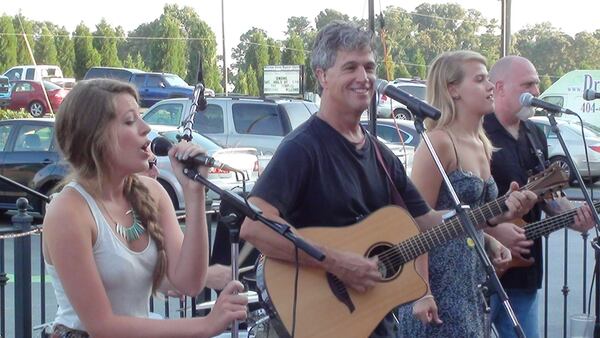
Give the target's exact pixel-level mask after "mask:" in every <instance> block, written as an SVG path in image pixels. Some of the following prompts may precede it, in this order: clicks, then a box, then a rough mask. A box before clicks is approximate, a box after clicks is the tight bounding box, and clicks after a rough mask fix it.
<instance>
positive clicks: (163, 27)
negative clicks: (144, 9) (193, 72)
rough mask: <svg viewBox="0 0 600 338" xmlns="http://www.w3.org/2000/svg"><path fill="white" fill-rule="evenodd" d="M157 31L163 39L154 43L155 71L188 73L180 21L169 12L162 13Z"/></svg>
mask: <svg viewBox="0 0 600 338" xmlns="http://www.w3.org/2000/svg"><path fill="white" fill-rule="evenodd" d="M157 33H158V36H160V37H161V39H158V40H156V41H154V42H153V43H152V44H153V46H154V50H155V56H156V58H155V59H154V60H153V61H154V63H153V64H151V65H150V67H151V68H152V70H153V71H158V72H168V73H174V74H178V75H179V76H181V77H185V76H186V75H187V67H186V58H185V56H186V44H185V40H184V39H183V34H182V30H181V27H180V23H179V21H178V20H177V19H176V18H174V17H173V16H171V15H169V14H163V15H161V17H160V19H159V25H158V32H157Z"/></svg>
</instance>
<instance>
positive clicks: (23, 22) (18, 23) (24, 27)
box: [13, 13, 39, 65]
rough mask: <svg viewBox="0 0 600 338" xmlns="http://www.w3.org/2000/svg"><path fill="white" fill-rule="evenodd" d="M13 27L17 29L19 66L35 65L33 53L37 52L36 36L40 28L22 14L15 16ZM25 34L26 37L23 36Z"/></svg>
mask: <svg viewBox="0 0 600 338" xmlns="http://www.w3.org/2000/svg"><path fill="white" fill-rule="evenodd" d="M13 26H14V28H15V32H16V33H17V64H20V65H30V64H33V59H32V58H33V55H31V53H33V51H34V50H35V39H34V36H36V35H37V34H38V33H39V30H38V28H37V27H36V25H34V22H33V21H31V20H28V19H27V18H25V16H23V14H21V13H19V14H17V15H15V17H14V19H13ZM23 33H25V36H23ZM25 38H27V41H28V42H29V46H30V47H31V53H29V49H28V48H27V42H26V41H25Z"/></svg>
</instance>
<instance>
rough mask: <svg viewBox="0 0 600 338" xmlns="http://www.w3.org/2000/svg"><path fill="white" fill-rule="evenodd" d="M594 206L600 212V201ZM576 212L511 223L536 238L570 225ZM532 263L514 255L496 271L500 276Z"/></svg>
mask: <svg viewBox="0 0 600 338" xmlns="http://www.w3.org/2000/svg"><path fill="white" fill-rule="evenodd" d="M594 208H595V209H596V211H598V212H600V202H596V203H594ZM576 214H577V209H571V210H569V211H566V212H563V213H562V214H560V215H555V216H552V217H546V218H544V219H543V220H540V221H537V222H533V223H529V224H527V223H526V222H525V221H523V220H522V219H519V220H517V221H511V223H514V224H516V225H519V226H521V227H523V228H524V229H525V237H526V239H528V240H535V239H538V238H540V237H542V236H546V235H549V234H550V233H552V232H554V231H556V230H558V229H562V228H564V227H566V226H568V225H569V224H572V223H573V218H574V217H575V215H576ZM532 264H533V262H532V261H529V260H525V259H521V258H518V257H514V256H513V259H512V260H511V261H510V262H508V263H506V264H505V265H503V266H502V267H499V268H496V272H497V273H498V276H502V275H504V274H505V273H506V271H508V270H509V269H512V268H520V267H528V266H531V265H532Z"/></svg>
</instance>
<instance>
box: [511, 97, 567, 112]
mask: <svg viewBox="0 0 600 338" xmlns="http://www.w3.org/2000/svg"><path fill="white" fill-rule="evenodd" d="M519 101H521V105H522V106H525V107H536V108H542V109H545V110H547V111H549V112H553V113H563V114H571V115H574V114H575V113H574V112H572V111H570V110H569V109H566V108H563V107H561V106H557V105H555V104H552V103H550V102H546V101H544V100H540V99H538V98H535V97H534V96H533V95H531V93H527V92H525V93H523V94H521V97H520V98H519Z"/></svg>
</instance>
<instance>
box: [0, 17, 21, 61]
mask: <svg viewBox="0 0 600 338" xmlns="http://www.w3.org/2000/svg"><path fill="white" fill-rule="evenodd" d="M0 36H1V38H0V72H4V71H6V70H8V69H9V68H10V67H12V66H15V65H17V37H16V36H15V29H14V26H13V23H12V19H11V17H10V16H8V15H3V16H0Z"/></svg>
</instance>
